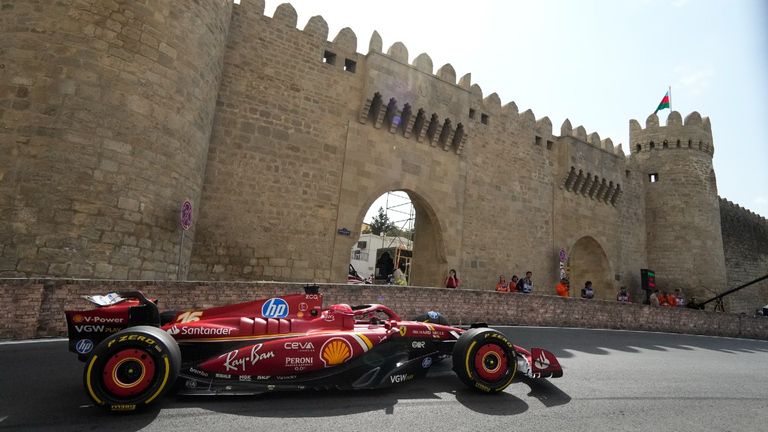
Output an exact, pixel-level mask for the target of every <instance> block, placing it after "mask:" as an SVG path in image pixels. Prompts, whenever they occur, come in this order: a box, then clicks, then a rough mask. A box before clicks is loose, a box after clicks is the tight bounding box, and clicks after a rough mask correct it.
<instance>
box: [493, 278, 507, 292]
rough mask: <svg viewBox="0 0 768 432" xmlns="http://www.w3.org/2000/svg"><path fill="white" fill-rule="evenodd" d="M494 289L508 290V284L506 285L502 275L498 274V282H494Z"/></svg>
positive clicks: (499, 290)
mask: <svg viewBox="0 0 768 432" xmlns="http://www.w3.org/2000/svg"><path fill="white" fill-rule="evenodd" d="M496 291H498V292H509V285H507V280H506V279H504V275H499V282H498V283H497V284H496Z"/></svg>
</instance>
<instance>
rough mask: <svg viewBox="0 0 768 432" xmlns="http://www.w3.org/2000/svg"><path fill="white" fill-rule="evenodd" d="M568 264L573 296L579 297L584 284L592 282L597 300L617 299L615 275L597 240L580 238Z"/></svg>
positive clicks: (574, 246) (572, 250)
mask: <svg viewBox="0 0 768 432" xmlns="http://www.w3.org/2000/svg"><path fill="white" fill-rule="evenodd" d="M568 264H569V267H570V270H571V272H570V275H569V277H570V282H571V296H573V297H579V296H580V295H581V289H582V288H583V287H584V283H585V282H586V281H592V286H593V288H594V289H595V298H597V299H603V300H610V299H614V298H615V295H616V289H615V287H614V281H613V277H611V276H612V274H613V273H612V272H611V265H610V263H609V262H608V257H607V256H606V254H605V251H604V250H603V247H602V246H600V243H598V242H597V240H595V239H594V238H592V237H589V236H586V237H582V238H580V239H579V240H578V241H577V242H576V243H575V244H574V245H573V248H572V249H571V254H570V260H569V262H568Z"/></svg>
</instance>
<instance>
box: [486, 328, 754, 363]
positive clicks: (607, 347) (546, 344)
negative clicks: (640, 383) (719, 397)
mask: <svg viewBox="0 0 768 432" xmlns="http://www.w3.org/2000/svg"><path fill="white" fill-rule="evenodd" d="M498 329H499V330H500V331H502V332H503V333H504V334H506V335H507V336H508V337H509V338H510V339H511V340H512V342H514V343H515V344H517V345H520V346H522V347H525V348H531V347H541V348H544V349H546V350H548V351H551V352H552V353H553V354H555V355H556V356H557V357H558V358H570V357H573V356H574V352H583V353H587V354H598V355H608V354H610V353H611V351H622V352H627V353H637V354H640V353H642V351H643V350H651V351H670V350H684V351H691V350H711V351H717V352H722V353H729V354H744V353H760V352H762V353H765V352H768V341H760V340H753V339H732V338H718V337H708V336H695V335H684V334H671V333H651V334H652V337H649V333H646V332H634V331H617V330H599V329H568V328H538V327H501V326H500V327H498ZM596 342H597V343H596Z"/></svg>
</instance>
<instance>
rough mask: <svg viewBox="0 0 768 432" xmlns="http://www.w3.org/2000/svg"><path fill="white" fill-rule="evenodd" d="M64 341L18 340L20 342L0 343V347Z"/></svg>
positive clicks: (60, 339)
mask: <svg viewBox="0 0 768 432" xmlns="http://www.w3.org/2000/svg"><path fill="white" fill-rule="evenodd" d="M65 340H67V338H45V339H27V340H20V341H6V342H0V345H21V344H33V343H46V342H61V341H65Z"/></svg>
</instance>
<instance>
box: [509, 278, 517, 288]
mask: <svg viewBox="0 0 768 432" xmlns="http://www.w3.org/2000/svg"><path fill="white" fill-rule="evenodd" d="M512 291H517V275H512V279H510V280H509V292H512Z"/></svg>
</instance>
